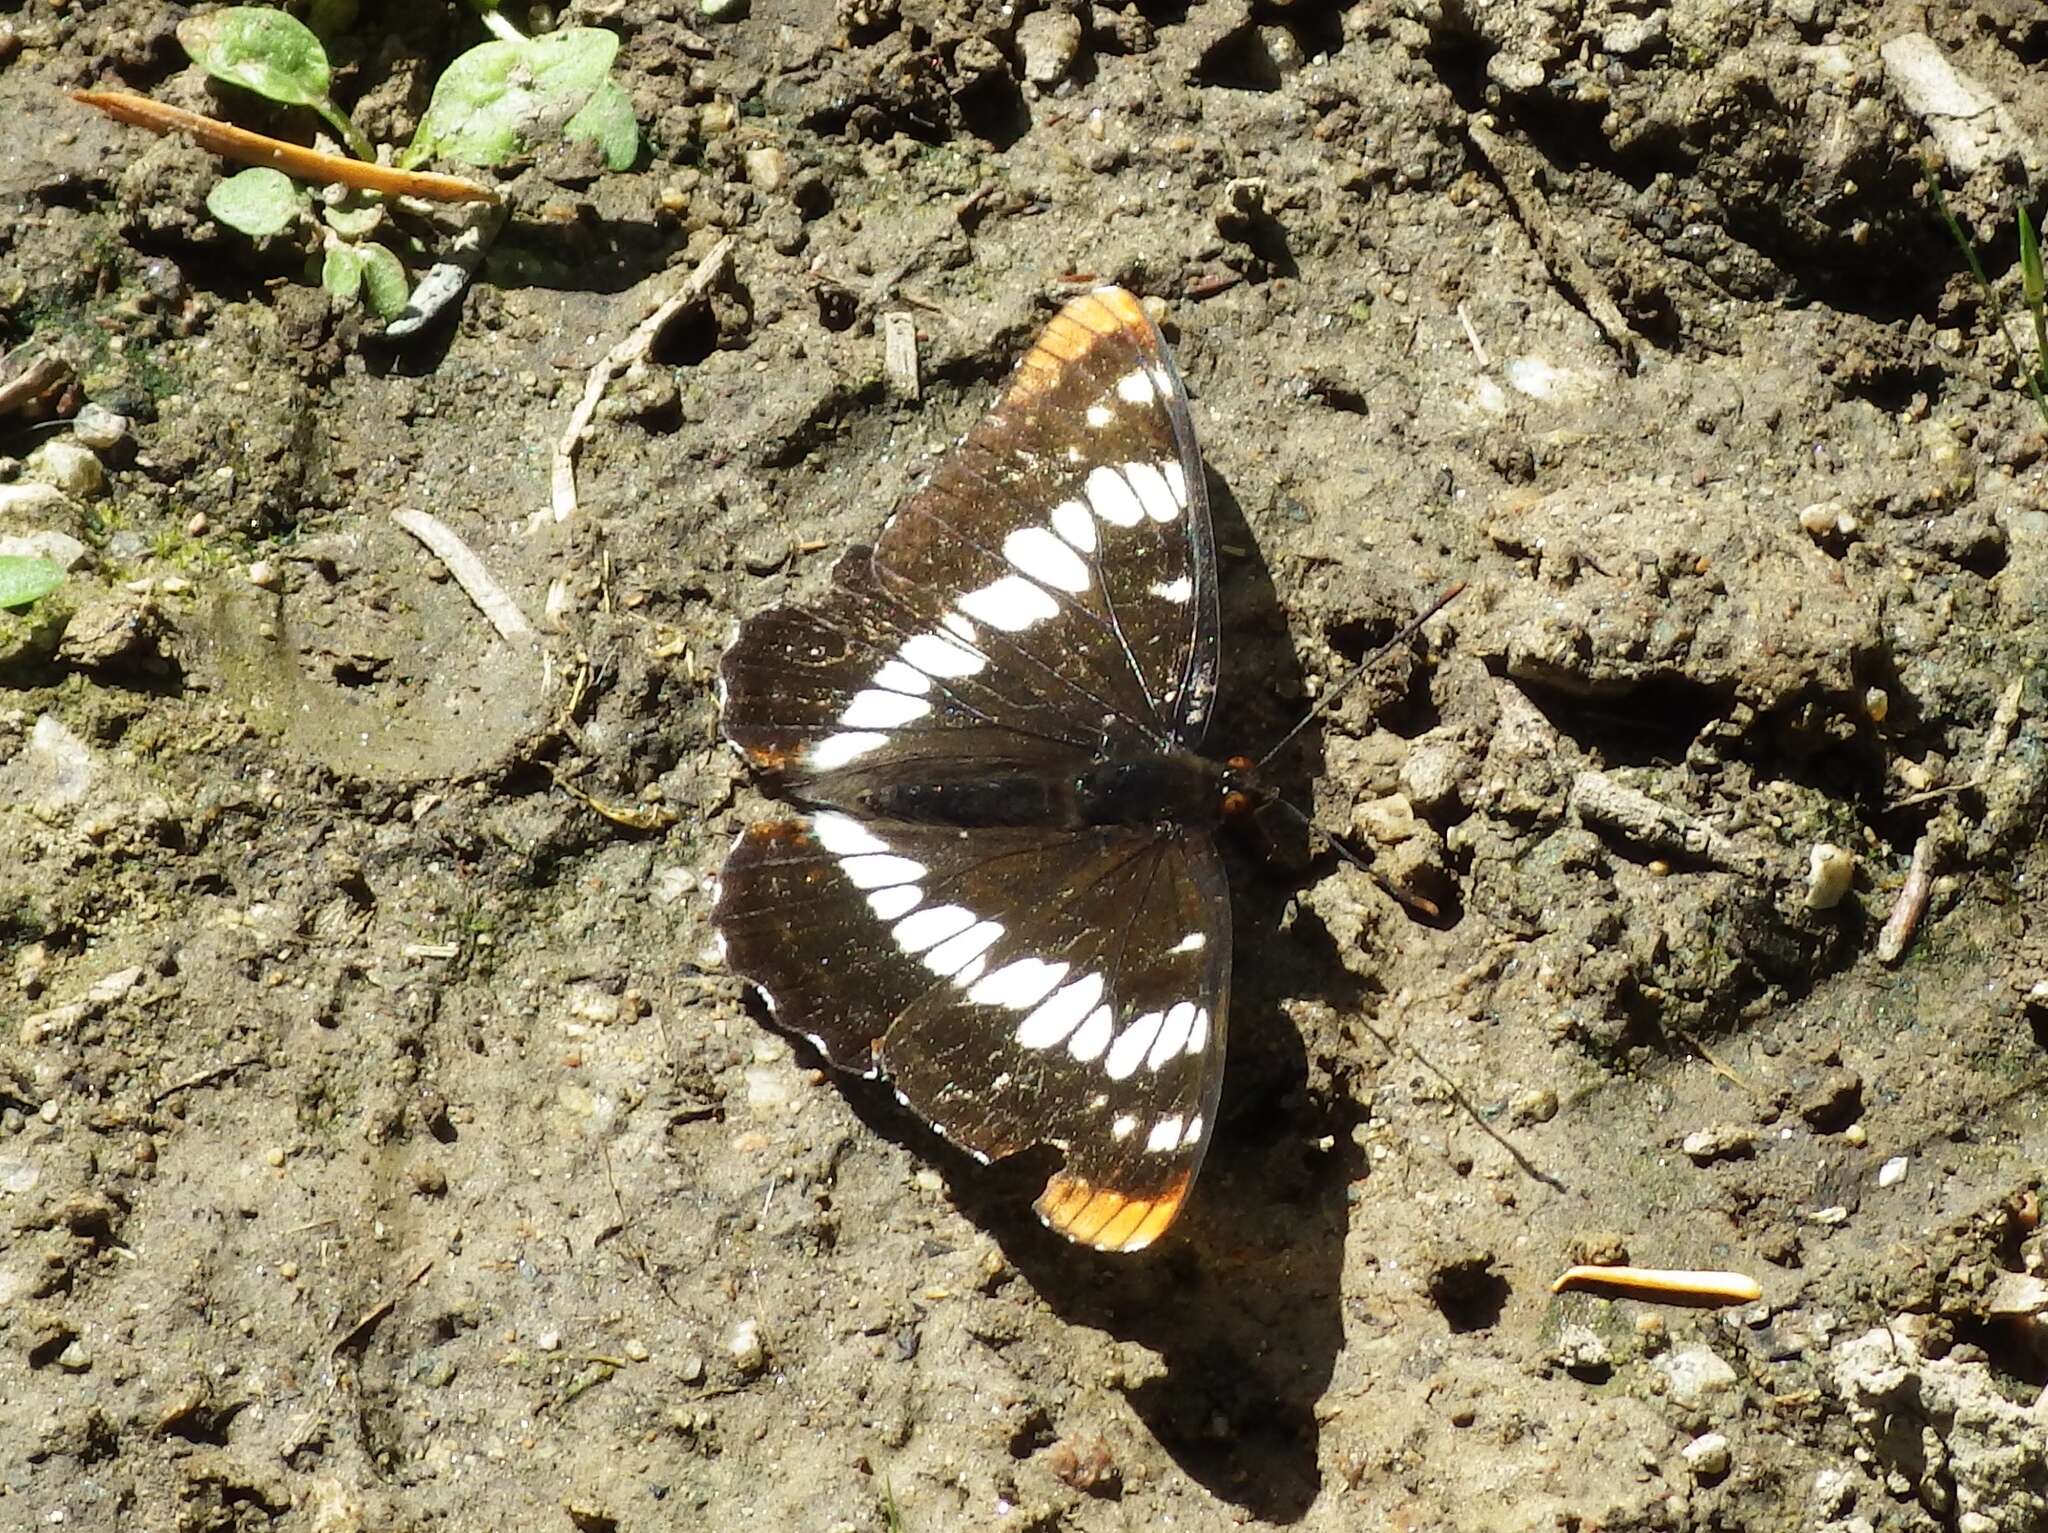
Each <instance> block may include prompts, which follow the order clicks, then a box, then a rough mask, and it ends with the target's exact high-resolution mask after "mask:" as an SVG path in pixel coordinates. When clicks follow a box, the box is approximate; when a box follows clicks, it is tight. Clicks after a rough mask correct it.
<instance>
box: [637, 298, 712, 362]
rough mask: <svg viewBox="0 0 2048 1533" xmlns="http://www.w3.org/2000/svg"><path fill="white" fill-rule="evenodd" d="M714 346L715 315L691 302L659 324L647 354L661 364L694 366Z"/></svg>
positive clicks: (706, 356) (705, 307)
mask: <svg viewBox="0 0 2048 1533" xmlns="http://www.w3.org/2000/svg"><path fill="white" fill-rule="evenodd" d="M716 350H718V316H717V315H716V314H714V313H713V312H712V308H711V305H710V304H708V303H693V304H690V305H688V306H687V307H686V308H684V309H683V310H682V311H681V312H680V313H678V314H677V315H676V317H675V318H674V319H672V320H670V321H669V322H668V323H667V324H666V325H664V326H663V327H662V330H661V334H659V335H657V336H656V337H655V338H654V344H653V345H652V346H650V347H649V348H648V351H647V354H648V356H649V357H651V358H652V359H653V360H654V361H656V362H659V363H660V364H661V365H662V366H664V367H695V366H696V365H697V364H698V363H700V362H702V361H704V360H705V359H707V358H708V357H709V356H710V355H711V353H712V352H714V351H716Z"/></svg>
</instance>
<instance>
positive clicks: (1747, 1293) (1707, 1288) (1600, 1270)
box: [1550, 1267, 1764, 1306]
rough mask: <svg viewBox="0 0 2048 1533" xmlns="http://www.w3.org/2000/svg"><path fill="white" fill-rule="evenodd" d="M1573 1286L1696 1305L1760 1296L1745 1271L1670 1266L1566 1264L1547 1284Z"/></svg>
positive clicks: (1760, 1288)
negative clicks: (1700, 1269) (1567, 1265)
mask: <svg viewBox="0 0 2048 1533" xmlns="http://www.w3.org/2000/svg"><path fill="white" fill-rule="evenodd" d="M1573 1289H1577V1290H1583V1291H1585V1292H1587V1293H1597V1294H1602V1295H1605V1296H1607V1297H1609V1298H1621V1299H1649V1300H1652V1301H1655V1302H1661V1303H1666V1304H1686V1305H1700V1306H1709V1305H1716V1304H1749V1303H1752V1302H1754V1301H1755V1300H1757V1299H1761V1298H1762V1297H1763V1296H1764V1290H1763V1285H1762V1284H1761V1283H1759V1282H1758V1281H1757V1280H1756V1279H1755V1278H1753V1277H1751V1276H1749V1274H1747V1273H1745V1272H1686V1271H1681V1270H1678V1269H1675V1268H1670V1267H1567V1268H1566V1269H1565V1270H1564V1272H1563V1273H1562V1274H1561V1275H1560V1276H1559V1277H1558V1279H1557V1281H1556V1282H1554V1283H1552V1284H1551V1285H1550V1291H1551V1292H1552V1293H1564V1292H1566V1291H1567V1290H1573Z"/></svg>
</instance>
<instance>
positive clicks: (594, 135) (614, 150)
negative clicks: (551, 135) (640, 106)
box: [562, 79, 640, 170]
mask: <svg viewBox="0 0 2048 1533" xmlns="http://www.w3.org/2000/svg"><path fill="white" fill-rule="evenodd" d="M562 137H564V138H569V139H589V140H590V141H591V142H592V143H594V144H596V145H597V147H598V149H599V150H600V151H602V152H603V154H604V162H605V164H606V165H607V166H609V167H610V168H611V169H613V170H631V169H632V168H633V162H634V161H635V160H636V159H638V158H639V157H640V124H639V123H637V122H635V121H634V120H633V98H632V97H631V96H629V95H627V94H626V90H625V87H624V86H622V85H620V84H619V82H618V81H616V80H610V79H608V80H606V81H605V82H604V83H603V84H602V85H600V86H598V88H597V89H596V90H594V91H592V92H591V93H590V99H589V100H588V101H586V102H584V103H583V110H582V111H580V112H578V113H577V114H576V115H575V116H574V117H572V118H570V119H569V121H568V122H567V123H566V124H564V125H563V128H562Z"/></svg>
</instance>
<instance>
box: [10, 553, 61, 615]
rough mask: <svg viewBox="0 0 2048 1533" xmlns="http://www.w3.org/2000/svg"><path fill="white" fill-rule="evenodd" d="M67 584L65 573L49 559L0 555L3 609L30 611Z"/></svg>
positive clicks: (23, 555)
mask: <svg viewBox="0 0 2048 1533" xmlns="http://www.w3.org/2000/svg"><path fill="white" fill-rule="evenodd" d="M63 583H64V572H63V571H62V570H61V569H59V568H58V567H57V566H56V565H54V564H52V563H51V562H50V561H49V560H48V559H37V558H32V557H30V556H29V555H27V554H0V607H26V606H27V605H28V604H29V603H30V602H32V601H41V600H42V599H43V598H44V597H45V596H48V595H49V594H50V593H51V592H52V591H54V590H56V589H57V587H58V586H60V585H62V584H63Z"/></svg>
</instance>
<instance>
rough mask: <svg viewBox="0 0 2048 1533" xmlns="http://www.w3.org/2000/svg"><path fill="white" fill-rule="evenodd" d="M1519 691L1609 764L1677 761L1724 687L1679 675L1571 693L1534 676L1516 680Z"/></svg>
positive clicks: (1724, 694)
mask: <svg viewBox="0 0 2048 1533" xmlns="http://www.w3.org/2000/svg"><path fill="white" fill-rule="evenodd" d="M1515 685H1516V686H1518V687H1520V688H1521V691H1522V695H1523V696H1524V697H1526V698H1528V700H1529V701H1530V702H1531V703H1533V704H1534V705H1535V706H1536V709H1537V711H1538V712H1540V713H1541V714H1542V715H1543V716H1544V717H1545V718H1546V719H1548V720H1549V721H1550V722H1551V724H1553V725H1554V726H1555V727H1556V729H1557V731H1558V733H1560V734H1562V735H1564V736H1565V737H1566V738H1568V739H1569V740H1571V742H1572V743H1573V744H1575V745H1577V746H1579V747H1581V748H1582V749H1584V750H1586V751H1588V752H1594V753H1597V754H1598V755H1599V756H1600V757H1601V759H1602V760H1603V761H1604V762H1605V763H1606V764H1607V765H1609V766H1659V765H1669V764H1671V763H1672V762H1676V761H1682V760H1684V759H1685V754H1686V752H1687V750H1688V749H1690V748H1691V746H1692V743H1693V741H1694V740H1696V739H1698V738H1699V736H1700V734H1701V733H1702V732H1703V731H1704V730H1706V728H1707V727H1708V726H1709V725H1711V724H1713V723H1714V722H1715V721H1716V720H1717V719H1719V718H1721V717H1722V716H1723V715H1724V714H1725V713H1726V712H1727V711H1728V706H1729V703H1730V701H1731V694H1730V692H1729V691H1728V690H1727V689H1724V688H1718V687H1710V686H1705V685H1703V684H1701V683H1699V682H1696V681H1691V680H1688V679H1687V678H1685V677H1682V676H1669V677H1655V678H1653V679H1651V680H1649V681H1646V682H1644V683H1642V684H1641V685H1640V686H1637V687H1634V688H1632V689H1631V690H1630V691H1629V692H1628V693H1627V694H1626V695H1617V696H1613V697H1577V696H1573V695H1572V694H1570V693H1567V692H1562V691H1559V690H1557V689H1555V688H1551V687H1546V686H1544V685H1542V684H1541V683H1540V682H1530V681H1517V682H1516V683H1515Z"/></svg>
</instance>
